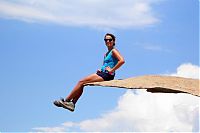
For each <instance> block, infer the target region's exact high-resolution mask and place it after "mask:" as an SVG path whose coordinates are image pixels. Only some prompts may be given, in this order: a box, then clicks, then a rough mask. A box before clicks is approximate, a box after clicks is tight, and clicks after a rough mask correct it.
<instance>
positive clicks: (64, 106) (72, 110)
mask: <svg viewBox="0 0 200 133" xmlns="http://www.w3.org/2000/svg"><path fill="white" fill-rule="evenodd" d="M59 103H60V105H61V106H62V107H63V108H65V109H68V110H69V111H71V112H74V109H72V108H71V107H69V106H66V105H65V104H64V103H63V102H61V101H59Z"/></svg>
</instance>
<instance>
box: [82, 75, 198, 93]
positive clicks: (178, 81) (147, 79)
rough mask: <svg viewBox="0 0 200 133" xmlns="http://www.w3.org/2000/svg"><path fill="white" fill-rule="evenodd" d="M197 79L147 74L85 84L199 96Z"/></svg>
mask: <svg viewBox="0 0 200 133" xmlns="http://www.w3.org/2000/svg"><path fill="white" fill-rule="evenodd" d="M199 83H200V80H198V79H190V78H182V77H172V76H159V75H147V76H139V77H133V78H127V79H123V80H111V81H103V82H93V83H87V84H85V86H88V85H89V86H107V87H117V88H126V89H147V91H148V92H153V93H155V92H161V93H189V94H192V95H195V96H200V93H199V90H200V88H199Z"/></svg>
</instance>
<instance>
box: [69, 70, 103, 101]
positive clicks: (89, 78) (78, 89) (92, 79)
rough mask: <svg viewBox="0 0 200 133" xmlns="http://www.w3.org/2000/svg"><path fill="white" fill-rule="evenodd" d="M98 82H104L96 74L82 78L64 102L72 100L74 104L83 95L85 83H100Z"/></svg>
mask: <svg viewBox="0 0 200 133" xmlns="http://www.w3.org/2000/svg"><path fill="white" fill-rule="evenodd" d="M100 81H104V79H103V78H102V77H100V76H98V75H97V74H91V75H89V76H87V77H85V78H83V79H82V80H80V81H79V82H78V83H77V85H76V86H75V87H74V89H73V90H72V92H71V93H70V94H69V95H68V96H67V97H66V100H67V101H70V100H72V101H73V103H74V104H75V103H76V102H77V101H78V99H79V98H80V96H81V95H82V93H83V88H84V84H85V83H90V82H100Z"/></svg>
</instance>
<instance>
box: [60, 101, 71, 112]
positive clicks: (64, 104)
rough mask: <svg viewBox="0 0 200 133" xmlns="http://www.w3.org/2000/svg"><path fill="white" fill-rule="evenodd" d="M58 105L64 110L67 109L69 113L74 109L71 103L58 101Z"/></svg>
mask: <svg viewBox="0 0 200 133" xmlns="http://www.w3.org/2000/svg"><path fill="white" fill-rule="evenodd" d="M60 105H61V106H62V107H63V108H65V109H68V110H70V111H72V112H73V111H74V109H75V104H74V103H73V102H72V101H60Z"/></svg>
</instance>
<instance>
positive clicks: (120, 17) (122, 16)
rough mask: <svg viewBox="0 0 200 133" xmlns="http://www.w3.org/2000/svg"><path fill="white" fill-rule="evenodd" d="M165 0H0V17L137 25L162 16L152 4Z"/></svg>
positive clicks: (90, 24)
mask: <svg viewBox="0 0 200 133" xmlns="http://www.w3.org/2000/svg"><path fill="white" fill-rule="evenodd" d="M161 1H163V0H126V1H124V0H117V1H116V0H109V1H107V0H95V1H94V0H76V1H68V0H66V1H65V0H51V1H48V0H28V1H27V0H9V1H8V0H1V1H0V17H1V18H9V19H17V20H22V21H26V22H37V23H45V22H50V23H55V24H61V25H66V26H88V27H94V28H103V29H105V28H111V29H112V28H115V29H123V28H136V27H137V28H138V27H145V26H150V25H154V24H156V23H158V22H159V21H160V20H159V18H158V17H157V16H156V13H155V11H154V10H153V5H155V4H157V3H160V2H161Z"/></svg>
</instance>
